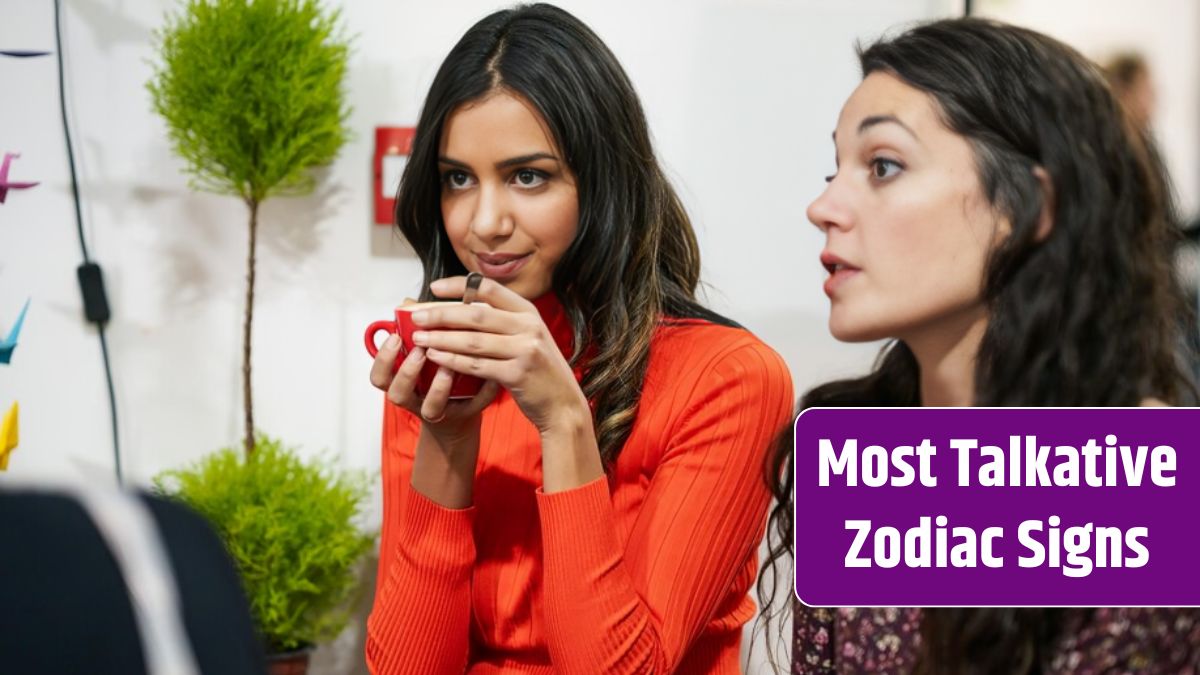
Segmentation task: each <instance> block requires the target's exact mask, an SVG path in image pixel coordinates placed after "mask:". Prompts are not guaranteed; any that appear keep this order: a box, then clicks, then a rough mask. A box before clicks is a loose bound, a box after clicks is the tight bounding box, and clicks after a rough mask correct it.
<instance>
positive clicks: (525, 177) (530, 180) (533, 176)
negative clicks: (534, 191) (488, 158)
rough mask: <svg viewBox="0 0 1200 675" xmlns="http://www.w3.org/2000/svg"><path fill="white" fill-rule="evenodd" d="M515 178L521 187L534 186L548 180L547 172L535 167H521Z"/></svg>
mask: <svg viewBox="0 0 1200 675" xmlns="http://www.w3.org/2000/svg"><path fill="white" fill-rule="evenodd" d="M513 180H515V181H516V183H517V185H520V186H521V187H525V188H532V187H537V186H539V185H541V184H542V183H544V182H546V174H544V173H542V172H541V171H534V170H533V169H521V170H520V171H518V172H517V173H515V174H514V175H513Z"/></svg>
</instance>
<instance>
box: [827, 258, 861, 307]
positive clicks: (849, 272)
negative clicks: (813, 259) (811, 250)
mask: <svg viewBox="0 0 1200 675" xmlns="http://www.w3.org/2000/svg"><path fill="white" fill-rule="evenodd" d="M821 265H822V266H823V267H824V268H825V270H826V271H827V272H829V278H828V279H826V280H825V295H828V296H829V297H830V298H832V297H833V292H834V291H835V290H837V287H838V286H841V285H842V284H844V283H846V280H847V279H849V278H850V277H853V276H854V275H856V274H858V273H859V272H861V271H862V270H861V269H859V268H857V267H854V266H853V265H851V264H849V263H847V262H846V261H845V260H842V259H841V258H839V257H838V256H836V255H834V254H833V253H830V252H828V251H822V252H821Z"/></svg>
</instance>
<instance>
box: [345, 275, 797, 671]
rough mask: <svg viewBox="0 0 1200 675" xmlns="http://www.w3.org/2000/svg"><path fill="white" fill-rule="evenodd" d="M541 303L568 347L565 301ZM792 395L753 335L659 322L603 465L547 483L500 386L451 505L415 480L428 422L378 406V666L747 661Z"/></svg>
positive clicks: (647, 667) (372, 640) (374, 666)
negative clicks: (570, 480) (771, 459)
mask: <svg viewBox="0 0 1200 675" xmlns="http://www.w3.org/2000/svg"><path fill="white" fill-rule="evenodd" d="M536 304H537V306H538V309H539V311H540V312H541V313H542V318H543V319H544V320H545V321H546V325H547V326H548V327H549V328H550V331H551V333H552V334H553V335H554V336H555V339H556V340H557V341H558V345H559V347H560V349H561V350H562V351H563V352H564V354H570V352H571V349H570V347H571V330H570V325H569V323H568V322H567V319H566V317H565V315H564V313H563V312H562V309H561V306H559V305H558V303H557V301H556V300H554V299H553V297H552V296H549V297H548V298H540V299H539V300H538V301H537V303H536ZM792 403H793V398H792V386H791V378H790V377H789V375H788V371H787V367H786V365H785V364H784V362H783V360H782V359H780V357H779V356H778V355H777V354H776V353H775V352H773V351H772V350H771V349H770V348H769V347H767V346H766V345H764V344H763V343H762V342H760V341H759V340H758V339H757V338H755V337H754V336H753V335H751V334H750V333H749V332H747V331H744V330H741V329H736V328H728V327H724V326H719V325H715V324H712V323H708V322H705V321H698V320H685V321H673V322H664V324H662V325H661V326H660V327H659V328H658V329H657V331H656V333H655V335H654V338H653V341H652V344H651V347H650V361H649V366H648V369H647V372H646V378H645V382H644V387H643V389H642V399H641V402H640V408H639V411H638V416H637V420H636V422H635V423H634V426H633V430H632V432H631V433H630V436H629V440H628V442H627V443H626V444H625V446H624V448H623V450H622V451H621V454H620V456H619V457H618V459H617V461H616V464H615V467H614V468H613V470H612V471H610V472H609V475H608V477H607V479H605V478H601V479H598V480H596V481H593V482H592V483H589V484H587V485H583V486H581V487H578V488H574V489H571V490H566V491H562V492H557V493H553V494H544V493H542V491H541V489H540V488H541V482H542V481H541V475H542V474H541V465H542V462H541V444H540V442H539V437H538V434H537V432H536V430H535V429H534V427H533V425H532V424H531V423H530V422H529V421H528V420H527V419H526V418H525V417H524V416H523V415H522V414H521V411H520V409H519V408H518V407H517V405H516V403H515V402H514V400H513V399H512V397H511V396H509V395H508V394H507V392H501V395H500V396H499V397H498V398H497V400H496V401H495V402H494V403H492V405H490V406H489V407H488V408H487V409H486V410H485V411H484V413H483V422H482V425H483V426H482V435H481V441H480V449H479V460H478V465H477V467H476V477H475V486H474V493H473V504H472V506H471V507H469V508H466V509H460V510H456V509H447V508H444V507H442V506H440V505H438V504H436V503H434V502H433V501H431V500H429V499H427V498H426V497H425V496H424V495H422V494H420V493H419V492H417V491H416V490H414V489H413V488H412V486H411V485H410V475H411V471H412V464H413V457H414V450H415V448H416V442H417V435H418V433H419V430H420V421H419V420H418V419H417V418H416V417H415V416H413V415H412V414H410V413H408V412H407V411H405V410H403V409H401V408H397V407H395V406H392V405H390V404H389V405H386V408H385V412H384V430H383V476H382V479H383V488H384V492H383V507H384V516H383V534H382V541H381V545H380V546H381V548H380V561H379V571H378V578H377V585H376V595H375V605H374V608H373V610H372V612H371V616H370V619H369V620H368V622H367V647H366V656H367V663H368V665H369V666H370V669H371V671H372V672H373V673H381V674H382V673H386V674H392V673H420V674H421V675H427V674H438V673H463V672H469V673H472V674H484V673H502V672H511V673H673V672H677V673H739V672H740V667H739V665H738V652H739V645H740V642H741V628H742V625H743V624H745V622H746V621H747V620H749V619H750V618H752V617H753V616H754V612H755V606H754V602H753V601H752V600H751V599H750V597H749V595H748V591H749V590H750V588H751V587H752V585H753V583H754V579H755V574H756V571H757V555H756V550H757V547H758V544H759V541H760V540H761V539H762V536H763V532H764V527H765V513H766V508H767V505H768V502H769V499H770V498H769V494H768V492H767V490H766V487H765V484H764V481H763V462H764V457H765V453H766V452H767V449H768V446H769V445H770V444H771V442H772V441H773V439H774V438H775V436H776V434H777V433H778V432H779V429H780V428H782V426H783V425H784V424H785V423H786V422H787V421H788V419H789V417H790V416H791V409H792Z"/></svg>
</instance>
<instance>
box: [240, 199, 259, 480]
mask: <svg viewBox="0 0 1200 675" xmlns="http://www.w3.org/2000/svg"><path fill="white" fill-rule="evenodd" d="M246 204H247V205H248V206H249V207H250V252H249V255H247V257H246V322H245V324H244V326H243V330H242V399H243V404H244V405H245V408H246V439H245V445H246V457H247V458H249V457H250V456H251V455H253V454H254V399H253V398H252V397H251V392H250V324H251V322H253V321H254V248H255V244H256V242H257V235H258V200H257V199H254V198H251V199H248V200H247V201H246Z"/></svg>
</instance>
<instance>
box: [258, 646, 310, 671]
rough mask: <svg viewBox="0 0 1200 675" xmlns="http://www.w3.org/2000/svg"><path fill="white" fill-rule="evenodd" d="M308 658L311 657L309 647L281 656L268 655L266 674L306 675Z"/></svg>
mask: <svg viewBox="0 0 1200 675" xmlns="http://www.w3.org/2000/svg"><path fill="white" fill-rule="evenodd" d="M310 656H312V648H311V647H308V648H304V649H297V650H295V651H291V652H284V653H282V654H268V655H267V673H269V675H307V673H308V658H309V657H310Z"/></svg>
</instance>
